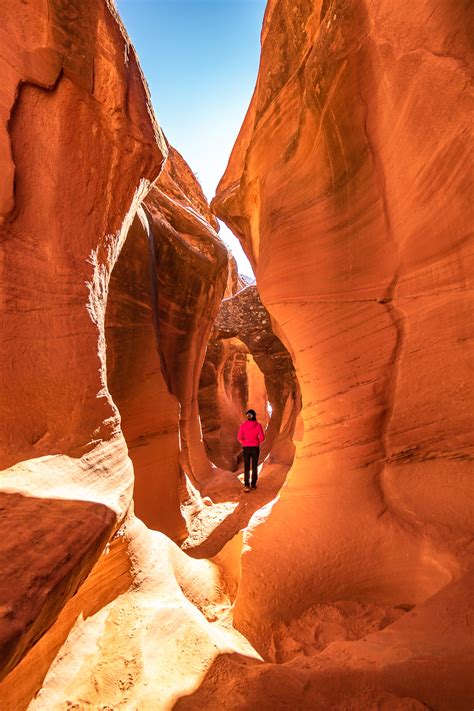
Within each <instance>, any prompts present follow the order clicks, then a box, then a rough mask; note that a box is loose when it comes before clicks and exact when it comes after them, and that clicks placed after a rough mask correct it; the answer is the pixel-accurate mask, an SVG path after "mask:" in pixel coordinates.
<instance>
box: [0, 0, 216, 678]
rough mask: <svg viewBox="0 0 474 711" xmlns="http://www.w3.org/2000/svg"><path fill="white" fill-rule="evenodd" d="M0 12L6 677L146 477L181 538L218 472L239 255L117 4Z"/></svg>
mask: <svg viewBox="0 0 474 711" xmlns="http://www.w3.org/2000/svg"><path fill="white" fill-rule="evenodd" d="M0 14H1V16H2V20H4V22H3V23H2V29H0V68H1V73H2V77H3V82H2V88H1V90H0V111H1V129H0V154H1V156H2V167H4V172H3V173H2V177H1V185H0V211H1V212H0V230H1V253H0V255H1V268H2V280H1V286H0V289H1V301H0V313H1V330H0V334H1V336H0V343H1V349H0V373H1V382H0V421H1V428H0V468H1V469H2V472H1V490H2V491H1V497H2V500H1V513H2V522H1V525H2V526H3V530H4V536H3V537H2V541H3V542H2V545H1V546H0V567H1V569H2V570H3V572H4V575H3V580H2V583H1V585H0V651H1V666H0V675H1V676H2V677H3V676H5V675H6V674H7V673H8V672H9V671H10V670H11V669H12V668H13V667H14V666H15V665H16V664H17V663H18V662H19V660H20V659H21V658H22V657H23V656H24V655H25V653H27V651H28V649H29V648H30V647H31V646H32V645H34V644H35V642H37V640H38V639H39V638H40V637H41V636H42V635H43V634H44V632H45V630H47V629H48V627H50V625H51V624H52V623H53V622H54V620H55V619H56V617H57V616H58V614H59V612H60V611H61V609H62V608H63V606H64V605H65V603H66V601H67V600H68V598H70V597H71V596H72V595H73V594H74V593H75V591H76V590H77V588H78V587H79V586H80V585H81V583H82V582H83V581H84V580H85V578H86V577H87V575H88V573H89V572H90V570H91V568H92V566H93V565H94V563H95V562H96V560H97V559H98V557H99V556H100V554H101V552H102V550H103V548H104V545H105V544H106V542H107V540H108V539H109V538H110V536H111V535H113V533H114V530H116V529H117V528H118V526H119V525H120V522H121V521H122V520H123V518H124V516H125V515H126V513H127V511H128V510H129V508H130V506H131V502H132V490H133V468H132V461H133V464H134V466H135V467H136V470H137V486H136V489H135V494H136V504H137V510H138V511H139V513H140V515H143V518H144V519H145V520H146V521H147V523H149V524H150V525H152V526H153V527H154V528H159V529H161V530H165V531H166V532H167V533H168V534H169V535H170V536H173V537H174V538H176V539H179V538H184V537H185V535H186V530H185V526H184V521H183V519H182V517H181V515H180V512H179V501H178V491H177V489H178V485H177V482H178V476H179V475H180V472H181V467H183V468H184V469H185V470H187V471H188V472H189V474H190V476H194V477H195V479H196V480H197V479H198V478H199V477H204V476H205V475H206V474H207V473H208V470H209V469H210V467H209V464H208V462H207V460H206V458H205V453H204V448H203V444H202V441H201V439H200V438H199V437H198V436H197V435H196V433H197V432H198V431H199V420H198V410H197V387H198V377H199V370H200V366H201V363H202V360H203V358H204V353H205V345H206V340H207V336H208V333H209V331H210V328H211V324H212V320H213V318H214V316H215V313H217V310H218V308H219V304H220V301H221V298H222V294H223V293H224V289H225V286H226V282H227V252H226V249H225V247H224V246H223V245H222V244H221V243H220V242H219V240H218V238H217V235H216V232H215V229H214V227H216V226H217V223H216V221H215V218H213V217H212V216H211V215H210V212H209V207H208V205H207V203H206V202H205V199H204V196H203V194H202V191H201V190H200V187H199V185H198V183H197V181H196V179H195V178H194V175H193V174H192V172H191V171H190V169H189V167H188V166H187V165H186V163H185V162H184V161H183V159H182V158H181V156H179V154H178V153H176V152H175V151H174V150H173V149H171V148H169V146H168V145H167V144H166V141H165V139H164V137H163V136H162V134H161V132H160V130H159V128H158V126H157V124H156V121H155V119H154V116H153V112H152V109H151V105H150V103H149V98H148V93H147V88H146V85H145V83H144V81H143V77H142V75H141V71H140V68H139V66H138V64H137V60H136V56H135V52H134V50H133V48H132V47H131V46H130V43H129V40H128V37H127V35H126V33H125V30H124V28H123V27H122V25H121V22H120V20H119V18H118V16H117V14H116V11H115V9H114V7H113V4H112V3H109V2H107V1H105V0H100V1H99V2H88V1H86V2H84V1H83V0H81V1H80V2H79V0H73V1H72V2H68V3H63V2H59V1H57V0H49V1H48V2H39V1H38V2H37V1H36V0H35V1H33V2H30V3H24V2H13V3H12V2H1V1H0ZM168 155H169V160H168V162H167V164H166V167H165V169H164V170H163V172H162V174H161V176H160V180H159V182H158V183H157V184H156V186H155V187H154V188H153V192H152V193H150V195H149V197H148V201H147V203H146V205H145V207H143V208H140V207H139V206H140V204H141V203H142V202H143V200H144V198H145V197H146V196H147V194H148V192H149V191H150V187H151V185H152V182H153V181H155V180H156V178H157V177H158V176H159V175H160V172H161V171H162V168H163V164H164V162H165V160H166V158H167V156H168ZM137 210H138V211H139V212H138V214H137ZM208 220H209V222H208ZM211 223H212V224H211ZM127 235H128V239H127ZM126 240H127V241H126ZM125 241H126V242H125ZM124 243H125V244H126V248H125V250H124V251H122V252H121V250H122V247H123V246H124ZM114 267H115V270H114ZM112 270H114V274H113V277H112V279H111V273H112ZM106 310H107V314H106ZM107 346H108V347H107ZM109 385H110V388H111V390H112V393H113V395H114V396H116V398H117V402H118V403H119V406H120V408H123V412H122V413H121V414H122V417H123V432H122V430H121V427H120V424H121V416H120V414H119V410H118V409H117V405H116V403H115V402H114V401H113V400H112V397H111V394H110V392H109V389H108V387H109ZM178 426H179V428H180V434H181V444H182V446H181V450H182V451H181V452H179V439H178ZM124 434H125V438H124ZM127 445H129V447H130V455H131V459H132V461H131V460H130V459H129V457H128V456H127V454H128V453H127Z"/></svg>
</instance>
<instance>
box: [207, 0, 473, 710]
mask: <svg viewBox="0 0 474 711" xmlns="http://www.w3.org/2000/svg"><path fill="white" fill-rule="evenodd" d="M448 5H449V6H448ZM448 5H446V4H439V3H437V2H434V0H430V2H415V3H412V4H411V5H410V11H409V12H407V8H406V6H405V5H404V4H403V3H401V4H395V3H391V4H390V5H386V4H383V3H382V4H381V3H376V2H372V1H367V2H358V1H356V0H338V1H337V2H334V1H331V2H318V1H316V0H315V1H310V2H307V1H306V0H305V1H303V0H301V1H299V2H291V3H290V2H287V1H285V0H271V1H270V2H269V5H268V7H267V11H266V15H265V21H264V27H263V30H262V57H261V66H260V72H259V78H258V81H257V86H256V90H255V93H254V96H253V99H252V103H251V105H250V108H249V111H248V114H247V116H246V119H245V122H244V124H243V127H242V129H241V132H240V135H239V138H238V141H237V143H236V146H235V148H234V150H233V153H232V156H231V159H230V162H229V166H228V168H227V171H226V174H225V176H224V178H223V179H222V181H221V183H220V186H219V189H218V195H217V198H216V199H215V201H214V208H215V210H216V212H217V214H218V215H219V216H220V217H221V218H222V219H224V220H225V221H226V222H227V224H228V225H229V226H230V227H232V229H233V230H234V231H235V232H236V234H238V236H239V237H240V238H241V241H242V244H243V246H244V249H245V251H246V253H247V254H248V256H249V258H250V260H251V262H252V264H253V267H254V270H255V274H256V278H257V284H258V289H259V293H260V296H261V298H262V301H263V303H264V305H265V307H266V308H267V309H268V311H269V312H270V314H271V316H272V318H273V319H274V320H275V322H276V323H277V324H278V326H279V330H278V331H277V332H278V334H279V335H281V337H282V340H283V341H284V343H285V344H286V345H288V348H289V350H290V351H291V352H292V353H293V355H294V362H295V366H296V370H297V374H298V379H299V382H300V384H301V388H302V397H303V413H302V415H303V423H304V438H303V441H302V443H301V445H300V446H299V447H298V450H297V458H296V462H295V465H294V466H293V468H292V470H291V472H290V474H289V477H288V480H287V481H288V483H287V486H286V487H285V488H284V489H283V491H282V493H281V495H280V497H279V500H278V501H277V502H276V503H275V504H274V506H273V507H272V509H271V511H269V512H268V514H267V517H266V518H264V517H263V516H262V517H260V523H261V525H258V526H255V527H254V530H253V532H251V533H250V534H249V535H248V536H247V539H246V544H247V546H248V549H247V552H246V553H245V554H244V556H243V559H242V580H241V585H240V588H239V593H238V597H237V601H236V620H237V623H238V626H239V628H240V629H241V630H243V631H244V632H245V633H246V634H247V635H248V637H249V639H250V640H251V641H252V642H253V643H254V644H255V645H256V646H257V648H258V649H259V650H261V651H263V652H266V651H268V650H269V645H270V638H271V631H272V627H273V626H274V624H275V622H276V621H277V620H280V621H281V620H283V621H286V622H289V621H290V620H292V619H293V618H296V617H298V616H300V615H301V614H302V613H303V612H304V611H305V610H307V609H308V608H309V607H311V606H312V605H315V604H320V603H326V602H336V601H341V600H347V601H359V602H364V603H376V604H382V605H397V604H400V603H403V604H410V605H420V606H421V607H420V608H419V611H418V608H417V615H418V619H419V620H420V618H423V623H417V621H416V619H415V615H413V617H412V615H411V614H410V615H407V616H405V618H404V619H403V623H402V622H400V624H398V623H397V625H398V626H397V625H396V631H394V632H393V634H392V633H390V632H380V633H379V634H378V635H377V636H374V637H373V639H374V642H373V645H379V646H378V651H377V652H376V651H375V650H374V647H373V646H372V647H370V650H371V651H370V652H369V651H368V649H369V644H368V645H367V647H365V646H364V645H363V643H362V642H361V643H359V644H358V645H356V646H355V647H354V652H351V647H350V645H349V644H346V645H345V646H344V645H343V650H344V651H341V652H340V654H341V655H342V654H343V655H349V658H351V659H353V661H352V664H353V667H354V668H358V669H359V674H360V676H361V678H362V677H363V675H364V674H368V671H367V670H368V668H369V667H368V666H367V664H368V663H367V664H366V662H365V661H359V662H358V661H357V660H356V656H355V655H357V654H362V655H363V657H364V659H368V658H369V657H370V658H371V659H374V660H376V659H377V658H378V657H377V655H380V656H383V657H384V659H386V662H385V664H386V671H385V672H383V675H384V676H383V679H384V681H383V683H385V684H388V685H390V683H391V682H388V681H387V678H388V676H391V679H392V681H393V680H395V681H393V683H392V686H391V688H392V690H395V693H397V694H402V693H404V694H406V695H412V694H413V695H415V696H416V697H418V698H423V699H424V700H425V701H426V703H428V705H429V706H434V707H436V708H438V707H439V708H447V706H446V703H448V702H447V701H446V699H447V696H446V689H447V688H448V686H449V685H450V684H451V686H452V684H453V683H454V685H455V686H456V693H455V696H456V699H457V700H456V702H454V706H455V707H458V706H456V704H461V703H465V702H466V699H467V696H466V695H465V694H464V695H463V691H462V689H463V686H462V685H463V683H464V682H463V676H462V674H463V673H465V670H461V668H460V667H459V669H458V668H457V667H456V663H455V662H452V663H451V661H450V662H449V663H448V659H449V660H451V655H452V654H453V650H452V649H451V647H450V643H448V642H447V640H446V639H445V636H444V632H443V630H442V626H441V625H440V626H439V627H438V623H437V622H436V621H437V620H438V619H441V617H442V614H441V610H442V606H443V600H444V599H448V598H449V596H450V595H451V594H452V593H451V590H452V589H451V588H449V587H448V588H446V592H445V593H444V591H443V593H440V596H439V597H438V596H435V598H433V603H432V604H431V603H426V606H422V604H423V602H424V601H425V600H426V599H427V598H429V597H430V596H431V595H433V594H434V593H436V592H437V591H438V590H439V589H440V588H442V587H443V586H444V585H446V584H447V583H448V582H449V581H450V580H451V579H452V578H453V577H454V578H455V579H457V578H458V577H459V576H460V575H461V571H462V570H464V567H465V565H466V564H467V559H466V554H467V548H466V545H467V541H468V539H469V537H470V536H472V518H470V517H469V503H468V502H469V501H470V496H469V495H468V492H472V488H471V484H470V483H469V482H470V479H469V478H468V472H469V470H470V468H471V459H472V440H471V432H472V418H471V415H472V408H469V407H468V406H467V403H468V402H469V400H468V393H469V390H470V387H471V385H472V379H471V378H470V376H469V372H470V370H469V361H470V358H469V356H470V355H472V354H470V350H469V343H470V341H469V339H470V338H471V337H472V335H470V330H471V326H470V324H471V323H472V319H469V317H468V314H469V313H470V311H469V295H470V292H469V288H470V287H471V277H470V275H471V273H472V272H471V270H470V268H469V265H470V255H471V250H472V243H470V242H469V240H468V235H469V231H470V225H471V224H472V199H471V197H470V195H471V194H472V192H473V184H472V162H471V161H470V159H469V155H470V153H469V140H470V134H471V128H472V92H471V90H470V84H469V79H470V74H469V66H470V65H469V59H470V57H472V54H471V53H470V48H469V42H468V27H469V26H470V25H469V23H470V22H472V14H471V11H470V9H469V7H468V5H467V4H465V3H464V4H463V3H458V4H448ZM443 594H445V595H446V598H444V597H443ZM456 595H457V593H456ZM457 599H458V600H459V598H457ZM449 609H450V613H449V615H452V624H453V628H455V629H456V634H457V635H458V637H457V643H458V647H459V650H463V651H461V652H459V653H460V654H463V653H464V651H465V649H466V645H467V644H468V642H467V635H468V628H467V627H466V628H464V629H463V628H462V625H461V624H458V622H459V620H460V619H461V617H462V616H463V614H464V608H463V607H462V606H461V608H460V609H459V610H456V609H454V608H453V607H452V606H451V607H450V608H449ZM450 619H451V618H450ZM410 625H414V627H413V628H412V630H411V629H410ZM433 625H434V627H435V628H436V630H437V631H436V632H434V631H433V629H432V627H433ZM389 629H391V628H389ZM415 630H416V631H415ZM415 637H416V639H417V643H416V644H419V645H420V649H421V648H423V661H420V662H418V664H419V665H420V674H421V675H423V674H427V675H430V680H431V684H432V686H431V688H430V691H429V693H425V689H424V686H423V683H422V681H421V678H420V676H418V677H417V679H414V678H413V679H412V681H411V683H410V682H409V681H408V680H407V679H406V677H405V683H404V684H403V683H400V679H398V680H397V671H396V666H397V664H398V662H397V661H396V658H395V656H393V655H392V654H391V652H390V651H389V645H390V644H393V643H394V642H393V641H394V639H396V640H397V644H400V645H402V646H403V645H404V644H405V643H406V645H407V647H406V648H405V651H404V652H403V654H402V656H403V659H404V662H403V664H406V668H408V667H409V665H410V663H414V659H415V658H416V656H417V652H416V650H415V646H416V645H415V646H413V640H414V638H415ZM376 640H377V641H376ZM408 640H411V642H409V641H408ZM423 640H424V642H423ZM454 653H455V652H454ZM338 654H339V652H338V651H337V650H335V651H334V652H333V653H332V654H330V655H329V656H331V659H332V661H333V662H334V661H335V660H336V657H337V655H338ZM352 654H354V657H353V658H352V657H351V655H352ZM455 654H456V653H455ZM441 660H444V661H441ZM336 662H337V660H336ZM444 663H446V666H445V667H444V671H442V672H441V671H440V668H443V667H442V665H443V664H444ZM430 665H431V666H430ZM439 665H441V667H440V666H439ZM421 668H422V669H423V671H421ZM364 670H365V671H364ZM433 670H436V671H433ZM438 672H439V673H438ZM451 674H454V676H455V679H456V681H455V682H453V680H452V678H450V675H451ZM365 678H366V679H368V676H366V677H365ZM380 679H382V673H381V676H380ZM453 698H454V697H453ZM461 699H462V700H463V701H462V702H461ZM195 703H198V700H195ZM198 705H199V703H198ZM201 707H203V706H201ZM236 707H237V706H236ZM363 707H364V708H365V707H366V706H363ZM460 707H461V705H459V708H460ZM318 708H319V706H318ZM361 708H362V706H361ZM394 708H395V707H394Z"/></svg>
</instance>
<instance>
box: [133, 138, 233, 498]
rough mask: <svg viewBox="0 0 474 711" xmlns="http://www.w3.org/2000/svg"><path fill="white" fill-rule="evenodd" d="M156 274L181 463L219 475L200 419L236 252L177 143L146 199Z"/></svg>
mask: <svg viewBox="0 0 474 711" xmlns="http://www.w3.org/2000/svg"><path fill="white" fill-rule="evenodd" d="M145 212H146V215H147V218H148V223H149V228H150V234H151V236H152V244H153V250H154V255H153V261H154V270H155V274H156V297H155V298H156V314H155V320H156V332H157V340H158V344H159V352H160V358H161V366H162V371H163V376H164V379H165V382H166V384H167V386H168V388H169V391H170V392H171V393H172V394H173V395H174V396H175V397H176V398H177V400H178V401H179V405H180V411H179V431H180V448H181V453H180V463H181V467H182V468H183V470H184V471H185V472H186V474H187V475H188V476H189V477H190V478H191V480H192V481H193V483H194V484H195V485H196V486H198V487H199V486H200V484H202V483H204V482H205V481H206V480H207V479H208V478H209V477H210V476H211V466H210V463H209V461H208V459H207V456H206V452H205V449H204V444H203V441H202V434H201V426H200V421H199V405H198V390H199V376H200V373H201V368H202V364H203V361H204V357H205V354H206V346H207V342H208V340H209V336H210V333H211V329H212V325H213V322H214V319H215V317H216V315H217V312H218V310H219V307H220V303H221V301H222V297H223V295H224V291H225V289H226V285H227V275H228V253H227V249H226V247H225V246H224V244H223V243H222V242H221V241H220V240H219V238H218V235H217V232H216V231H215V228H217V227H218V225H217V221H216V219H215V218H214V217H213V216H212V215H211V213H210V210H209V206H208V204H207V202H206V199H205V197H204V195H203V193H202V190H201V188H200V186H199V183H198V182H197V180H196V178H195V177H194V174H193V173H192V171H191V170H190V168H189V167H188V165H187V164H186V163H185V161H184V160H183V158H182V157H181V156H180V155H179V153H178V152H177V151H175V150H174V149H172V148H170V158H169V160H168V162H167V163H166V166H165V169H164V171H163V173H162V175H161V176H160V180H159V181H158V183H157V184H156V185H155V186H154V188H153V190H152V191H151V192H150V194H149V195H148V197H147V199H146V201H145Z"/></svg>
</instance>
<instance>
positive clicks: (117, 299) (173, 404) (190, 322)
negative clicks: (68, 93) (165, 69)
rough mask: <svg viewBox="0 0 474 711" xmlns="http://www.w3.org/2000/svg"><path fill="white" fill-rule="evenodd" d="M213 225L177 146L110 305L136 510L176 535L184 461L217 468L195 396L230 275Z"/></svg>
mask: <svg viewBox="0 0 474 711" xmlns="http://www.w3.org/2000/svg"><path fill="white" fill-rule="evenodd" d="M208 219H209V220H210V221H209V222H208V221H207V220H208ZM211 222H212V224H211ZM213 225H214V226H216V223H215V218H214V217H212V216H211V215H210V212H209V207H208V205H207V202H206V200H205V197H204V195H203V193H202V191H201V188H200V186H199V184H198V183H197V181H196V178H195V177H194V175H193V173H192V172H191V170H190V168H189V167H188V165H187V164H186V163H185V161H184V160H183V159H182V157H181V156H180V155H179V153H178V152H177V151H175V150H174V149H173V148H171V147H170V149H169V156H168V160H167V163H166V166H165V168H164V170H163V172H162V174H161V175H160V178H159V179H158V181H157V183H156V185H155V186H153V188H152V189H151V191H150V193H149V195H148V196H147V198H146V200H145V203H144V207H143V209H142V208H140V211H139V214H138V215H137V217H136V218H135V221H134V223H133V225H132V227H131V229H130V231H129V234H128V237H127V241H126V243H125V246H124V248H123V249H122V252H121V254H120V257H119V259H118V261H117V265H116V267H115V269H114V271H113V274H112V279H111V289H110V294H109V299H108V304H107V319H106V335H107V346H108V349H107V375H108V382H109V387H110V391H111V393H112V396H113V399H114V402H115V403H116V404H117V406H118V408H119V410H120V415H121V425H122V430H123V433H124V435H125V439H126V441H127V445H128V447H129V454H130V457H131V459H132V462H133V465H134V472H135V487H134V505H135V512H136V514H137V515H138V516H139V517H140V518H141V519H142V520H143V521H144V522H145V523H146V524H147V525H148V526H149V527H151V528H154V529H158V530H160V531H163V532H164V533H166V534H167V535H169V536H171V537H172V538H174V539H176V540H178V539H183V538H185V537H186V529H185V525H184V521H183V518H182V516H181V513H180V510H179V498H178V480H179V476H180V471H181V466H183V468H184V470H185V472H186V473H187V474H188V475H189V476H191V477H193V478H194V479H195V480H196V481H202V480H203V479H205V477H206V475H208V471H209V463H208V461H207V458H206V456H205V453H204V449H203V445H202V441H201V438H200V437H199V436H196V433H198V432H199V420H198V419H197V418H198V411H197V408H196V406H195V402H196V397H197V392H196V388H197V378H198V377H199V369H200V364H202V360H203V357H204V353H205V348H206V343H207V338H208V333H209V330H210V328H211V326H212V321H213V319H214V316H215V313H216V311H217V309H218V308H219V304H220V301H221V299H222V295H223V292H224V288H225V284H226V279H227V252H226V249H225V247H224V246H223V245H222V243H220V242H219V240H218V237H217V234H216V232H215V230H214V227H213ZM235 279H236V280H237V275H236V274H235ZM180 438H181V448H182V450H183V451H182V453H181V454H180ZM180 457H181V461H180Z"/></svg>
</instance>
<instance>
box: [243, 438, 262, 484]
mask: <svg viewBox="0 0 474 711" xmlns="http://www.w3.org/2000/svg"><path fill="white" fill-rule="evenodd" d="M243 452H244V484H245V486H249V482H250V462H252V486H256V485H257V479H258V472H257V467H258V457H259V454H260V447H244V448H243Z"/></svg>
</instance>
